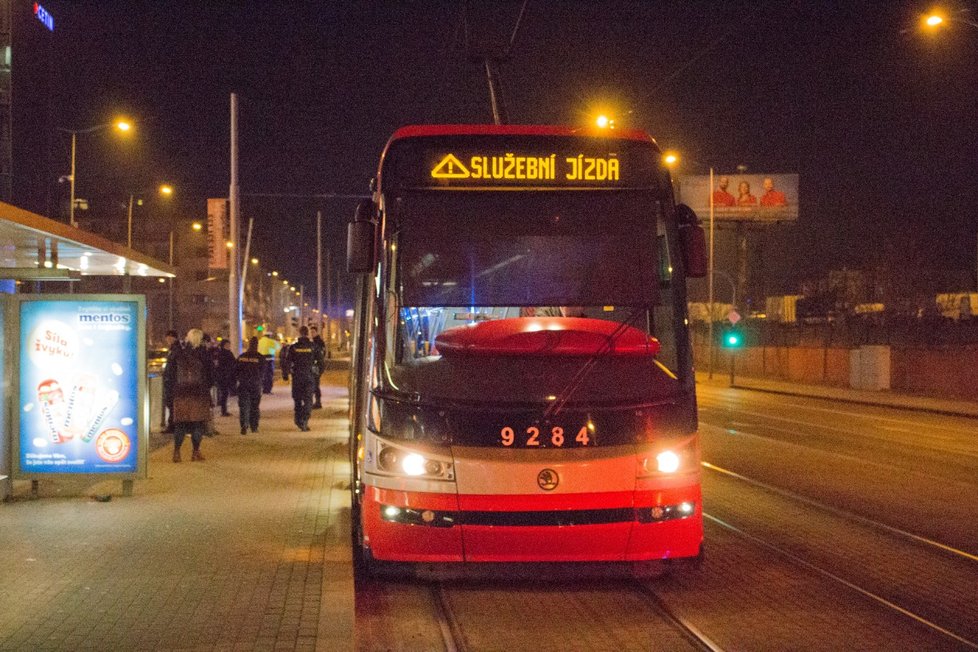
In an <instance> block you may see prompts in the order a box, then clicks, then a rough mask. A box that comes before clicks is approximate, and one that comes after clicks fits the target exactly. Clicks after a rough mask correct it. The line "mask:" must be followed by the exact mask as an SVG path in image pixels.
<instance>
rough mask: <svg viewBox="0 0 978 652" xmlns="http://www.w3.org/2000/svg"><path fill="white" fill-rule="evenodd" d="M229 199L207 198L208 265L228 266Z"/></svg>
mask: <svg viewBox="0 0 978 652" xmlns="http://www.w3.org/2000/svg"><path fill="white" fill-rule="evenodd" d="M229 226H230V224H229V222H228V200H226V199H208V200H207V260H208V262H207V267H209V268H210V269H227V268H228V249H227V246H225V243H226V242H227V240H228V231H229Z"/></svg>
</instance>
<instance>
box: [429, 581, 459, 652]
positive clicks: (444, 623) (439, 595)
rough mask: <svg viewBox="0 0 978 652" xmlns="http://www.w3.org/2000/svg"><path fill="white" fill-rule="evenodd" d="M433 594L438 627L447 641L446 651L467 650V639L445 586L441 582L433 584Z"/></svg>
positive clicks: (457, 651)
mask: <svg viewBox="0 0 978 652" xmlns="http://www.w3.org/2000/svg"><path fill="white" fill-rule="evenodd" d="M431 595H432V598H433V602H434V607H435V617H436V618H437V619H438V629H439V630H440V631H441V637H442V640H443V641H444V642H445V652H465V650H466V647H465V643H464V641H465V639H464V638H463V636H462V630H461V627H459V624H458V619H457V618H455V612H454V611H452V608H451V607H450V606H449V604H448V600H447V599H446V597H445V588H444V586H443V585H442V584H441V583H435V584H432V585H431Z"/></svg>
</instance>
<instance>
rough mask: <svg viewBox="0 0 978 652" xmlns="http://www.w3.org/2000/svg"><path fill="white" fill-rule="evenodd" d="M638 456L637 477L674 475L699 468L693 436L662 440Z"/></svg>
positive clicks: (697, 453) (697, 451) (697, 452)
mask: <svg viewBox="0 0 978 652" xmlns="http://www.w3.org/2000/svg"><path fill="white" fill-rule="evenodd" d="M662 443H663V444H668V447H667V448H666V447H663V446H659V447H657V448H655V449H653V450H650V451H647V452H645V453H644V454H642V455H640V456H639V458H638V477H646V478H647V477H650V476H663V475H676V474H680V473H687V472H690V471H693V470H695V469H698V468H699V450H698V448H697V445H696V438H695V436H691V437H689V438H686V439H683V440H680V441H675V440H673V441H671V442H662Z"/></svg>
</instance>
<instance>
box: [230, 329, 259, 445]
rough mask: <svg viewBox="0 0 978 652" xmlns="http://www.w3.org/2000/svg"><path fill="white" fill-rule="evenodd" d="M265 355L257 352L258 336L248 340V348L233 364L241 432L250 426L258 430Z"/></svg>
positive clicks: (246, 430) (255, 430) (244, 431)
mask: <svg viewBox="0 0 978 652" xmlns="http://www.w3.org/2000/svg"><path fill="white" fill-rule="evenodd" d="M265 364H266V363H265V356H263V355H262V354H261V353H259V352H258V338H257V337H252V338H251V339H250V340H248V350H247V351H245V352H244V353H242V354H241V356H240V357H239V358H238V361H237V363H236V366H235V371H236V373H235V376H236V378H237V381H238V421H239V422H240V423H241V434H242V435H244V434H246V433H247V432H248V428H251V432H258V419H259V417H260V416H261V412H260V408H259V406H260V405H261V395H262V390H263V387H262V383H263V378H264V376H263V372H264V369H265Z"/></svg>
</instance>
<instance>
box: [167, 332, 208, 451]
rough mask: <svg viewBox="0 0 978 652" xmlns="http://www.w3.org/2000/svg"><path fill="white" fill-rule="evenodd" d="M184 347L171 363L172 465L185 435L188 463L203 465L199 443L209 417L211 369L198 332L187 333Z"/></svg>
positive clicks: (201, 333) (202, 334)
mask: <svg viewBox="0 0 978 652" xmlns="http://www.w3.org/2000/svg"><path fill="white" fill-rule="evenodd" d="M185 339H186V344H185V345H184V347H183V348H182V349H181V350H180V352H179V353H178V354H177V356H176V359H175V360H174V361H173V365H174V367H175V371H174V375H175V378H176V382H175V384H174V387H173V461H174V462H179V461H180V447H181V446H182V445H183V440H184V438H185V437H186V435H187V433H190V440H191V442H192V444H193V455H192V456H191V458H190V459H191V460H192V461H195V462H197V461H200V462H202V461H204V456H203V455H201V453H200V442H201V441H202V440H203V438H204V430H205V428H206V427H207V421H208V419H209V418H210V413H211V385H213V383H214V381H213V375H212V374H213V367H212V366H211V364H210V362H211V356H210V354H209V353H208V352H207V349H206V348H205V347H204V346H203V345H202V343H203V339H204V333H203V331H201V330H200V329H199V328H191V329H190V330H189V331H187V337H186V338H185Z"/></svg>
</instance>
